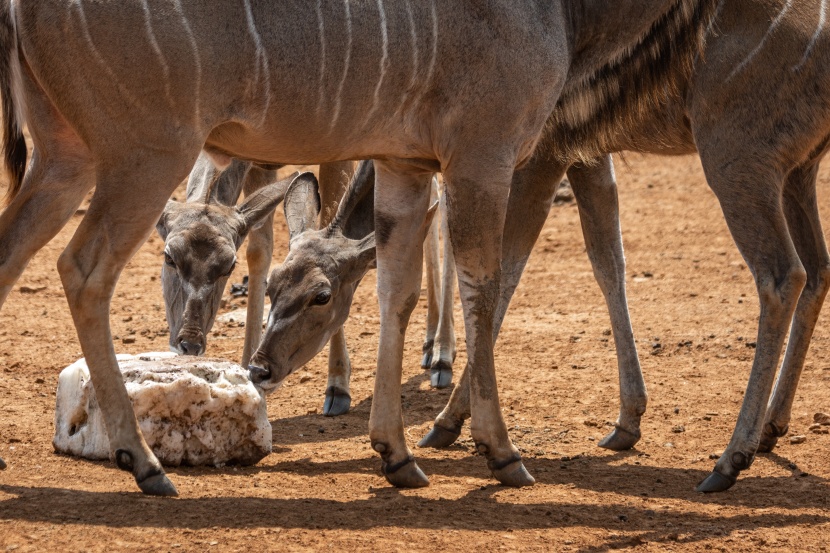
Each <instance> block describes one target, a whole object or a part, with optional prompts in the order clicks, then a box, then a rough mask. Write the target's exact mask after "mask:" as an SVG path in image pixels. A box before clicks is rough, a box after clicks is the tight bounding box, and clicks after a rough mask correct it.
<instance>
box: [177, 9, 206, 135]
mask: <svg viewBox="0 0 830 553" xmlns="http://www.w3.org/2000/svg"><path fill="white" fill-rule="evenodd" d="M173 6H174V8H175V9H176V12H177V13H178V14H179V16H181V18H182V26H183V27H184V32H185V34H186V35H187V38H188V40H189V41H190V48H191V49H192V50H193V59H194V61H195V70H196V88H195V90H194V92H193V111H194V112H195V113H194V114H193V117H194V121H195V123H196V128H197V129H201V128H202V121H201V119H202V118H201V115H200V113H199V104H200V103H201V99H200V97H199V95H200V92H201V89H202V59H201V58H200V57H199V45H198V43H197V42H196V36H195V35H194V34H193V29H191V28H190V23H189V22H188V21H187V17H185V15H184V8H182V0H173Z"/></svg>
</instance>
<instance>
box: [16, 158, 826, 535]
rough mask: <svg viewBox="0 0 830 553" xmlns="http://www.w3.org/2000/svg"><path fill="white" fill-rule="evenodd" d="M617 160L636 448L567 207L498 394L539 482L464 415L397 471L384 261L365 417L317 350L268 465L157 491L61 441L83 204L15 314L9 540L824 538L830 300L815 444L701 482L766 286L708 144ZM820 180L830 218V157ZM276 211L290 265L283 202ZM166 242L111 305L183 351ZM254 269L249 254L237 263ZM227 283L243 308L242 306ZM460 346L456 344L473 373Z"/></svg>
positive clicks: (507, 337)
mask: <svg viewBox="0 0 830 553" xmlns="http://www.w3.org/2000/svg"><path fill="white" fill-rule="evenodd" d="M617 173H618V178H619V182H620V199H621V209H622V222H623V233H624V242H625V249H626V254H627V261H628V266H627V283H628V292H629V299H630V305H631V315H632V319H633V324H634V329H635V334H636V336H637V338H638V346H639V351H640V357H641V359H642V364H643V370H644V373H645V377H646V381H647V383H648V386H649V393H650V402H649V406H648V412H647V413H646V416H645V418H644V420H643V439H642V440H641V441H640V443H639V444H638V445H637V446H636V449H634V450H633V451H630V452H624V453H614V452H610V451H606V450H603V449H600V448H598V447H597V446H596V443H597V441H598V440H599V439H600V438H601V437H602V436H603V435H604V434H605V433H606V431H607V430H608V425H609V424H610V421H613V420H614V419H615V418H616V414H617V406H618V399H617V374H616V372H617V371H616V362H615V355H614V348H613V341H611V340H610V336H609V335H608V333H609V328H610V325H609V320H608V316H607V313H606V308H605V304H604V302H603V298H602V295H601V293H600V290H599V288H598V287H597V285H596V284H595V282H594V279H593V275H592V272H591V267H590V264H589V262H588V259H587V257H586V255H585V251H584V245H583V241H582V238H581V232H580V228H579V221H578V216H577V210H576V207H575V205H574V204H573V203H565V204H562V205H558V206H555V207H554V208H553V209H552V210H551V213H550V217H549V219H548V222H547V224H546V226H545V229H544V231H543V233H542V236H541V238H540V240H539V242H538V244H537V245H536V249H535V252H534V254H533V257H532V258H531V261H530V264H529V266H528V268H527V271H526V272H525V276H524V279H523V281H522V284H521V286H520V287H519V289H518V290H517V293H516V297H515V299H514V301H513V304H512V306H511V309H510V311H509V313H508V316H507V319H506V321H505V323H504V327H503V331H502V335H501V338H500V340H499V343H498V345H497V349H496V363H497V367H498V372H499V385H500V392H501V402H502V408H503V411H504V413H505V416H506V420H507V421H508V425H509V427H510V429H511V436H512V438H513V440H514V441H515V443H516V445H517V446H518V447H519V448H520V449H521V450H522V452H523V454H524V458H525V463H526V466H527V467H528V469H529V470H530V472H531V473H532V474H533V475H534V476H535V477H536V479H537V481H538V483H537V484H536V486H534V487H532V488H528V489H520V490H516V489H508V488H504V487H501V486H499V485H496V483H495V481H494V480H493V479H492V478H491V477H490V475H489V473H488V471H487V469H486V466H485V463H484V460H483V458H481V457H479V456H477V455H475V454H474V452H473V448H472V443H471V440H470V438H469V433H468V432H467V431H466V430H465V432H464V433H463V434H462V439H461V440H460V442H459V443H458V444H457V445H456V446H454V447H451V448H449V449H447V450H442V451H438V450H420V449H416V450H415V453H416V455H417V457H418V460H419V463H420V466H421V467H422V468H423V469H424V471H425V472H426V473H427V474H428V475H429V476H430V479H431V485H430V486H429V487H428V488H424V489H419V490H397V489H394V488H392V487H390V486H389V485H387V483H386V482H385V480H384V479H383V477H382V476H381V475H380V474H379V467H380V459H379V458H378V456H377V455H375V454H374V453H373V452H372V451H371V449H370V447H369V443H368V437H367V422H368V417H369V409H370V404H371V400H372V396H371V393H372V382H373V373H374V364H375V356H376V352H377V338H378V309H377V301H376V298H375V293H374V286H375V282H374V275H373V274H372V275H370V277H369V278H367V279H366V281H365V282H364V284H363V285H362V287H361V289H360V290H359V291H358V293H357V296H356V300H355V305H354V307H353V310H352V317H351V319H350V321H349V323H348V325H347V328H346V331H347V336H348V340H349V347H350V351H351V355H352V361H353V365H354V373H353V387H352V393H353V402H352V405H353V407H352V411H351V413H349V414H348V415H346V416H343V417H339V418H324V417H323V416H322V415H321V414H320V408H321V406H322V402H323V391H324V388H325V367H326V356H325V355H320V356H318V357H317V358H316V359H314V360H313V361H312V362H311V363H310V364H309V365H308V366H307V367H306V368H305V369H303V370H301V371H299V372H298V373H296V374H294V375H292V376H291V377H289V379H288V381H287V382H286V383H285V385H284V386H283V387H282V389H280V390H279V391H278V392H277V393H276V394H275V395H274V396H272V397H271V398H270V399H269V415H270V419H271V421H272V424H273V429H274V453H273V454H272V455H270V456H269V457H267V458H266V459H264V460H263V461H261V462H260V463H259V464H258V465H256V466H253V467H244V468H242V467H221V468H178V469H172V470H170V474H171V478H172V480H173V481H174V483H175V484H176V486H177V487H178V489H179V492H180V494H181V497H180V498H179V499H157V498H150V497H143V496H142V495H140V494H139V493H138V491H137V488H136V486H135V484H134V483H133V481H132V478H130V477H129V475H127V474H125V473H123V472H120V471H118V470H116V469H115V468H114V465H113V464H111V463H95V462H88V461H83V460H78V459H74V458H69V457H64V456H59V455H56V454H55V453H54V452H53V450H52V445H51V439H52V433H53V429H54V428H53V410H54V405H55V388H56V385H57V377H58V373H59V372H60V370H61V369H62V368H63V367H65V366H66V365H68V364H70V363H72V362H73V361H75V360H76V359H78V358H79V357H80V356H81V352H80V347H79V345H78V341H77V337H76V334H75V331H74V329H73V326H72V322H71V320H70V316H69V313H68V309H67V306H66V302H65V300H64V298H63V291H62V288H61V285H60V280H59V277H58V274H57V271H56V269H55V263H56V259H57V257H58V255H59V253H60V251H61V250H62V248H63V247H64V245H65V244H66V243H67V242H68V240H69V239H70V237H71V235H72V232H73V231H74V230H75V228H76V227H77V225H78V223H79V222H80V220H81V216H82V213H79V214H78V215H77V216H75V217H73V219H72V220H71V222H70V223H69V224H68V225H67V227H66V228H65V229H64V230H63V232H61V234H60V235H59V236H58V237H57V238H56V239H55V240H53V241H52V242H51V243H50V244H49V245H48V246H47V247H46V248H44V249H43V250H42V251H41V252H40V253H39V254H38V255H37V256H36V257H35V258H34V260H33V261H32V262H31V264H30V265H29V267H28V269H27V271H26V272H25V273H24V275H23V277H22V278H21V279H20V281H19V282H18V284H17V286H16V287H15V289H14V291H13V292H12V293H11V295H10V297H9V299H8V301H7V303H6V305H4V306H3V310H2V313H0V456H2V457H3V458H5V459H6V461H7V462H8V464H9V468H8V469H7V470H6V471H3V472H0V551H2V550H6V551H12V550H16V551H59V550H60V551H76V550H77V551H82V550H88V551H111V550H141V551H208V550H210V551H260V550H269V549H270V550H298V549H307V548H313V549H323V548H329V547H331V548H336V549H337V550H341V551H349V550H364V549H369V548H372V549H377V550H415V551H420V550H424V551H436V550H438V551H440V550H460V549H466V548H468V547H475V548H476V549H478V550H481V551H491V550H496V549H508V550H512V549H518V550H554V551H592V550H606V549H618V548H636V549H638V550H644V551H664V550H693V551H697V550H701V551H702V550H710V549H716V550H722V551H749V550H752V551H754V550H759V549H776V550H778V549H799V550H807V551H825V550H827V548H828V547H830V544H828V536H830V484H828V481H829V480H830V435H826V434H815V433H811V432H808V426H809V425H810V423H811V422H812V417H813V414H814V413H817V412H828V411H830V387H829V386H828V385H830V324H828V322H829V321H830V320H829V319H828V311H829V310H825V314H824V315H823V316H822V317H821V319H820V320H819V323H818V328H817V330H816V335H815V337H814V339H813V346H812V349H811V351H810V354H809V357H808V361H807V366H806V368H805V370H804V375H803V378H802V384H801V387H800V389H799V391H798V394H797V397H796V403H795V407H794V414H793V420H792V424H791V433H790V435H795V434H801V435H805V436H806V441H805V442H804V443H801V444H798V445H795V444H791V443H790V442H789V439H788V438H785V439H782V440H781V444H780V446H779V448H778V449H776V451H775V452H774V453H772V454H768V455H760V456H759V457H758V458H757V460H756V462H755V464H754V465H753V466H752V468H751V469H750V470H749V471H747V472H745V474H744V475H743V476H742V477H741V479H740V480H739V482H738V484H737V485H736V486H735V487H734V488H733V489H732V490H730V491H728V492H726V493H723V494H720V495H713V496H709V495H702V494H698V493H695V491H694V489H693V488H694V486H695V484H697V482H698V481H699V480H700V479H701V478H703V476H705V475H706V474H707V473H708V471H709V470H710V469H711V468H712V466H713V463H714V461H713V460H711V459H710V455H711V454H714V453H716V452H719V451H721V450H722V449H723V448H724V447H725V446H726V443H727V442H728V440H729V436H730V433H731V431H732V428H733V425H734V422H735V420H736V417H737V413H738V410H739V407H740V402H741V400H742V397H743V390H744V387H745V384H746V380H747V376H748V372H749V368H750V363H751V359H752V355H753V353H754V349H752V347H751V345H750V346H748V345H747V344H751V343H752V342H754V341H755V333H756V323H757V315H758V301H757V298H756V294H755V287H754V284H753V281H752V278H751V275H750V274H749V271H748V270H747V268H746V266H745V264H744V263H743V260H742V259H741V257H740V255H739V254H738V251H737V249H736V248H735V246H734V244H733V242H732V240H731V238H730V236H729V233H728V231H727V229H726V226H725V224H724V222H723V218H722V216H721V213H720V210H719V208H718V205H717V202H716V200H715V198H714V196H713V194H712V193H711V192H710V190H709V189H708V187H707V186H706V183H705V181H704V178H703V174H702V171H701V168H700V164H699V161H698V160H697V158H696V157H683V158H674V159H667V158H656V157H641V156H637V155H629V156H627V157H626V159H625V161H620V160H617ZM819 188H820V199H821V201H822V204H821V207H822V211H823V214H824V220H825V221H830V194H828V192H830V167H825V168H824V169H823V170H822V172H821V175H820V178H819ZM179 196H180V197H181V194H179ZM277 226H278V228H277V237H278V240H277V251H276V252H275V256H274V259H275V260H280V259H282V258H283V256H284V255H285V242H286V236H287V233H286V230H285V225H284V222H283V221H282V219H281V216H280V217H278V222H277ZM161 249H162V242H161V240H160V239H159V238H158V237H157V236H153V237H152V238H151V239H150V240H149V242H148V243H147V244H146V245H145V246H144V247H143V248H142V249H141V251H140V252H139V253H138V254H137V255H136V256H135V258H134V259H133V261H132V262H131V263H130V265H129V267H128V268H127V269H126V270H125V271H124V274H123V276H122V278H121V281H120V283H119V286H118V289H117V291H116V295H115V298H114V301H113V307H112V324H113V333H114V335H115V336H116V341H115V343H116V350H117V351H119V352H126V353H138V352H145V351H159V350H166V349H167V336H166V324H165V320H164V311H163V306H162V297H161V289H160V283H159V272H160V266H161ZM240 259H241V260H243V259H244V256H241V257H240ZM244 274H246V267H245V266H244V262H243V263H240V266H239V267H238V268H237V270H236V272H235V274H234V276H233V277H232V279H231V281H232V282H239V281H240V280H241V278H242V275H244ZM228 299H229V301H228V302H227V305H226V306H225V307H224V308H223V310H225V311H226V310H230V309H235V308H239V307H240V306H242V305H243V303H244V300H240V299H234V300H232V301H231V300H230V297H229V296H228ZM425 315H426V302H425V299H424V297H423V295H422V299H421V302H420V304H419V305H418V308H417V310H416V313H415V315H414V316H413V323H412V325H411V327H410V331H409V333H408V334H407V349H406V354H405V367H404V379H405V383H404V392H403V405H404V412H405V420H406V429H407V435H408V439H409V441H410V444H411V445H412V446H413V447H414V446H415V442H416V441H417V440H418V439H419V438H420V437H421V436H422V435H423V434H424V433H425V432H426V431H427V430H428V428H429V427H430V424H431V421H432V420H433V418H434V417H435V415H436V414H437V413H438V412H439V411H440V409H441V407H442V406H443V405H444V403H445V402H446V400H447V398H448V397H449V392H448V391H435V390H431V389H430V388H429V386H428V380H429V379H428V375H426V374H425V373H424V372H422V370H421V369H420V367H419V359H420V350H421V343H422V340H423V333H424V330H423V329H424V320H425ZM456 321H457V322H460V321H461V316H460V312H459V311H458V310H456ZM243 331H244V329H243V328H241V327H239V326H235V325H233V324H226V325H217V326H216V327H215V328H214V332H213V335H212V336H211V337H210V339H209V344H208V353H209V354H210V355H212V356H218V357H227V358H230V359H238V358H239V356H240V355H241V351H242V340H243ZM459 335H460V336H462V335H463V332H460V334H459ZM658 344H659V346H658ZM464 362H465V351H464V345H463V340H462V339H459V355H458V359H457V361H456V368H457V369H460V367H462V366H463V363H464ZM457 375H458V372H456V379H457ZM681 427H682V428H681Z"/></svg>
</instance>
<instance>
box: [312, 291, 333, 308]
mask: <svg viewBox="0 0 830 553" xmlns="http://www.w3.org/2000/svg"><path fill="white" fill-rule="evenodd" d="M329 301H331V292H330V291H328V290H323V291H322V292H320V293H319V294H317V295H316V296H314V303H315V305H326V304H327V303H328V302H329Z"/></svg>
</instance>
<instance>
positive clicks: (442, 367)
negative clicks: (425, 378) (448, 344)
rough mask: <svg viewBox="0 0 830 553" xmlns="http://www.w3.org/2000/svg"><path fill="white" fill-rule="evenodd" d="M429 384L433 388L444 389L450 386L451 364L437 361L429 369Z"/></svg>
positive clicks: (441, 360) (440, 360)
mask: <svg viewBox="0 0 830 553" xmlns="http://www.w3.org/2000/svg"><path fill="white" fill-rule="evenodd" d="M429 384H430V386H432V387H433V388H446V387H447V386H449V385H450V384H452V364H451V363H447V362H446V361H444V360H443V359H439V360H438V361H436V362H435V363H433V364H432V366H431V367H430V368H429Z"/></svg>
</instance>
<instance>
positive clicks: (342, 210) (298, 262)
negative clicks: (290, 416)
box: [249, 161, 375, 392]
mask: <svg viewBox="0 0 830 553" xmlns="http://www.w3.org/2000/svg"><path fill="white" fill-rule="evenodd" d="M374 180H375V174H374V165H373V164H372V162H371V161H368V162H366V161H365V162H362V163H361V164H360V167H358V170H357V172H356V173H355V176H354V178H353V180H352V182H351V183H350V184H349V187H348V189H347V191H346V193H345V195H344V198H343V200H342V201H341V202H340V205H339V206H338V210H337V214H336V215H335V217H334V219H333V220H332V222H331V224H329V225H328V226H327V227H326V228H323V229H320V230H317V228H316V227H317V223H316V222H317V217H318V214H319V211H320V196H319V193H318V189H317V182H316V181H314V180H312V179H297V180H296V181H295V182H293V183H292V184H291V186H290V187H289V188H288V192H286V195H285V204H284V209H285V218H286V220H287V222H288V230H289V235H290V239H289V251H288V256H287V257H286V258H285V261H284V262H283V263H282V265H279V266H277V267H276V268H275V269H274V270H273V271H272V272H271V275H270V277H269V279H268V289H267V290H268V296H269V298H270V300H271V311H270V313H269V314H268V322H267V324H266V327H265V333H264V335H263V338H262V342H261V343H260V345H259V348H258V349H257V351H256V352H255V353H254V355H253V357H252V359H251V365H250V367H249V369H250V374H251V380H252V381H253V382H254V384H256V385H257V386H259V387H260V388H262V389H263V390H265V391H266V392H271V391H273V390H274V389H276V388H277V387H278V386H279V384H280V383H281V382H282V381H283V379H285V377H286V376H288V375H289V374H291V373H292V372H294V371H296V370H297V369H299V368H300V367H302V366H303V365H305V364H306V363H307V362H308V361H310V360H311V358H313V357H314V356H315V355H317V353H319V352H320V351H321V350H322V349H323V347H324V346H325V345H326V342H328V341H329V338H331V337H332V335H333V334H334V333H335V332H336V331H337V329H338V328H340V327H341V326H342V325H343V323H345V322H346V319H347V318H348V316H349V310H350V308H351V305H352V298H353V296H354V292H355V289H356V288H357V285H358V284H359V282H360V280H361V279H362V278H363V275H365V274H366V272H367V271H368V270H369V269H370V268H372V267H373V266H374V265H375V233H374Z"/></svg>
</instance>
